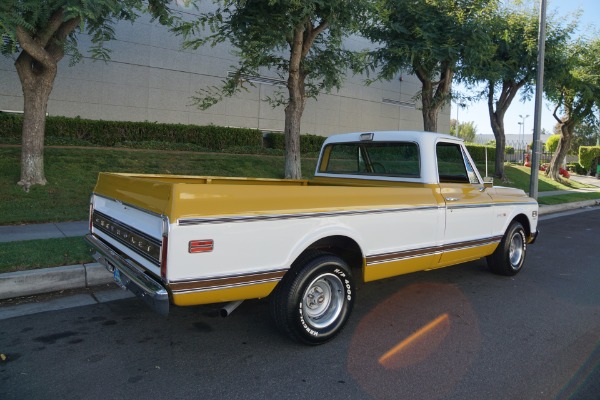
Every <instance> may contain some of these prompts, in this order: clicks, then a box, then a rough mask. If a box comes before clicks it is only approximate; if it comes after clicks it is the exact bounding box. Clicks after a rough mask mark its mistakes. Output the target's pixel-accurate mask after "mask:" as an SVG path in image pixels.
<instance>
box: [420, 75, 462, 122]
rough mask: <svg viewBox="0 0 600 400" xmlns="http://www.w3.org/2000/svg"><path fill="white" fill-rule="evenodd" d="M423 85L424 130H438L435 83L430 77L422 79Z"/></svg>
mask: <svg viewBox="0 0 600 400" xmlns="http://www.w3.org/2000/svg"><path fill="white" fill-rule="evenodd" d="M421 85H422V86H421V114H422V115H423V130H424V131H426V132H437V109H436V107H435V106H434V104H433V103H434V99H433V83H432V82H431V81H430V80H429V79H421ZM457 128H458V127H457Z"/></svg>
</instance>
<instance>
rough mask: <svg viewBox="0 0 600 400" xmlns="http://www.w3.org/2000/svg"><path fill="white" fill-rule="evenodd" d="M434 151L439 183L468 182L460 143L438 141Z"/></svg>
mask: <svg viewBox="0 0 600 400" xmlns="http://www.w3.org/2000/svg"><path fill="white" fill-rule="evenodd" d="M436 153H437V164H438V175H439V178H440V183H470V179H469V174H468V173H467V169H466V167H465V157H464V156H463V153H462V150H461V148H460V145H458V144H455V143H444V142H440V143H438V144H437V146H436ZM472 170H473V168H471V172H472ZM473 176H475V173H473Z"/></svg>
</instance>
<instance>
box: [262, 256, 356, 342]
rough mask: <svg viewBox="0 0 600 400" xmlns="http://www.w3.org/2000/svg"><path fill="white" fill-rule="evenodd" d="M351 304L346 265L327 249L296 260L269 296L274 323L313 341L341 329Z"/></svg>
mask: <svg viewBox="0 0 600 400" xmlns="http://www.w3.org/2000/svg"><path fill="white" fill-rule="evenodd" d="M353 304H354V281H353V279H352V275H351V273H350V268H349V267H348V265H347V264H346V263H345V262H344V261H343V260H342V259H340V258H339V257H337V256H334V255H332V254H328V253H321V252H318V253H312V254H311V255H310V256H308V257H306V258H303V259H302V260H301V261H299V262H298V263H296V264H295V265H294V266H293V267H292V269H291V270H290V271H289V272H288V273H287V274H286V276H285V277H284V279H283V280H282V281H281V282H280V283H279V285H278V286H277V288H276V289H275V292H274V293H273V295H272V297H271V313H272V315H273V319H274V321H275V324H276V325H277V327H278V328H279V329H280V330H281V331H283V332H284V333H286V334H288V335H289V336H290V337H291V338H293V339H295V340H298V341H300V342H303V343H306V344H312V345H317V344H321V343H325V342H327V341H329V340H331V339H333V338H334V337H335V336H336V335H337V334H338V333H340V331H341V330H342V329H343V327H344V325H345V324H346V321H347V320H348V317H349V316H350V313H351V312H352V306H353Z"/></svg>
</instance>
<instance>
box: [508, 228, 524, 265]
mask: <svg viewBox="0 0 600 400" xmlns="http://www.w3.org/2000/svg"><path fill="white" fill-rule="evenodd" d="M524 253H525V246H524V241H523V235H521V234H520V233H519V232H516V233H515V234H514V235H513V237H512V238H511V240H510V246H509V248H508V259H509V260H510V264H511V265H512V266H513V267H514V268H518V267H519V266H520V264H521V260H522V259H523V254H524Z"/></svg>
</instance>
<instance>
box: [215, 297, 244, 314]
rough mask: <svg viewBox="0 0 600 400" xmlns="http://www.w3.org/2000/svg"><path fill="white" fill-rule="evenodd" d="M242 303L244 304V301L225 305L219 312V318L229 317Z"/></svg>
mask: <svg viewBox="0 0 600 400" xmlns="http://www.w3.org/2000/svg"><path fill="white" fill-rule="evenodd" d="M243 302H244V300H238V301H232V302H231V303H227V304H225V305H224V306H223V308H221V311H220V314H221V317H223V318H225V317H227V316H229V315H230V314H231V313H232V312H233V311H234V310H235V309H236V308H238V307H239V305H240V304H242V303H243Z"/></svg>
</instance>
